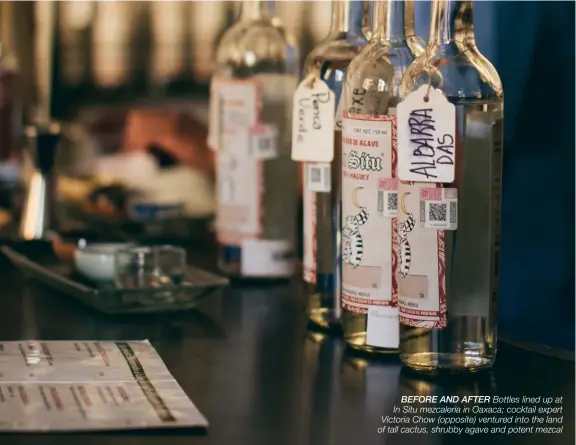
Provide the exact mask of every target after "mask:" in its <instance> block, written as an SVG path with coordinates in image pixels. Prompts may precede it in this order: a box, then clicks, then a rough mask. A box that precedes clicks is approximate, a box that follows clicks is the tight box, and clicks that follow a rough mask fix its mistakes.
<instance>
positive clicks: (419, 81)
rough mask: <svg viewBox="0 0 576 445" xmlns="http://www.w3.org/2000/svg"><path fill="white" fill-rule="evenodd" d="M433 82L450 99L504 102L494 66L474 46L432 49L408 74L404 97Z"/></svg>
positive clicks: (427, 50) (414, 64) (419, 58)
mask: <svg viewBox="0 0 576 445" xmlns="http://www.w3.org/2000/svg"><path fill="white" fill-rule="evenodd" d="M429 83H430V84H431V85H432V87H433V88H435V89H437V90H440V91H442V93H443V94H444V95H446V96H450V97H460V98H462V99H475V100H502V99H503V94H504V93H503V88H502V81H501V80H500V76H499V75H498V72H497V71H496V69H495V68H494V65H492V63H491V62H490V61H489V60H488V59H487V58H486V57H484V55H482V53H480V51H479V50H478V48H477V47H476V46H474V45H468V46H466V47H464V46H462V45H458V44H456V43H453V44H446V45H441V46H436V47H434V46H432V47H428V48H427V49H426V51H425V52H424V54H422V55H421V56H420V57H418V58H417V59H416V60H415V61H414V63H413V64H412V65H411V66H410V67H409V68H408V70H407V71H406V74H405V75H404V78H403V80H402V96H405V95H407V94H409V93H410V92H412V91H414V90H416V89H418V87H419V86H421V85H423V84H429Z"/></svg>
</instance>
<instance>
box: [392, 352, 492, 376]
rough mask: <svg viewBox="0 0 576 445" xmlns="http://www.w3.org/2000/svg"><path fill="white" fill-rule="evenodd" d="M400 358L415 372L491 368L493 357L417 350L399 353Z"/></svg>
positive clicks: (454, 371)
mask: <svg viewBox="0 0 576 445" xmlns="http://www.w3.org/2000/svg"><path fill="white" fill-rule="evenodd" d="M400 360H401V361H402V363H403V364H404V365H405V366H406V367H408V368H410V370H411V371H415V372H417V373H423V374H437V373H475V372H480V371H484V370H488V369H491V368H492V366H493V365H494V361H495V357H494V356H480V355H478V354H474V353H456V354H453V353H439V352H419V353H415V354H405V353H404V354H403V353H400Z"/></svg>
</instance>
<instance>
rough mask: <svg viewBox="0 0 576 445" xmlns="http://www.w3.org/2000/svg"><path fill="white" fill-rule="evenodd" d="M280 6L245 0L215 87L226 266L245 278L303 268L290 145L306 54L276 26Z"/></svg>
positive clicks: (219, 218)
mask: <svg viewBox="0 0 576 445" xmlns="http://www.w3.org/2000/svg"><path fill="white" fill-rule="evenodd" d="M272 6H273V5H272V4H271V2H266V1H244V2H242V6H241V13H240V16H239V17H238V20H237V22H236V23H235V24H234V25H233V26H232V27H231V28H230V29H229V30H228V31H227V32H226V33H225V34H224V36H223V37H222V40H221V41H220V44H219V46H218V49H217V52H216V70H215V73H214V76H213V78H212V82H211V110H210V130H209V141H208V144H209V146H211V147H212V148H213V149H216V150H217V156H216V158H217V172H216V177H217V179H216V183H217V184H216V187H217V192H218V195H217V196H218V198H217V200H218V206H217V215H216V235H217V239H218V243H219V245H220V253H219V267H220V269H221V270H222V271H223V272H225V273H227V274H229V275H231V276H236V277H242V278H287V277H290V276H292V275H293V274H294V272H295V265H296V252H295V244H296V234H297V222H298V221H297V218H298V217H297V215H298V177H297V173H298V171H297V165H296V164H295V163H294V162H292V160H291V156H290V152H291V141H290V139H291V113H292V94H293V92H294V89H295V87H296V84H297V81H298V75H299V63H298V51H297V49H296V48H294V47H293V46H291V45H290V44H289V43H288V40H287V38H286V33H285V32H284V31H283V30H282V29H281V28H279V27H278V26H276V25H275V24H274V23H273V20H272V19H273V11H272V9H273V8H272Z"/></svg>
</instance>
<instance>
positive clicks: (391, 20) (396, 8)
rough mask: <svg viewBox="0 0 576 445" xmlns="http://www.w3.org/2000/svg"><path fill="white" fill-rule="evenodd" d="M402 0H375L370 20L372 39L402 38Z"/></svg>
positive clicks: (404, 35)
mask: <svg viewBox="0 0 576 445" xmlns="http://www.w3.org/2000/svg"><path fill="white" fill-rule="evenodd" d="M405 38H406V34H405V31H404V2H403V1H398V0H375V1H374V17H373V21H372V39H373V40H404V39H405Z"/></svg>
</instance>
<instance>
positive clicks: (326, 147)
mask: <svg viewBox="0 0 576 445" xmlns="http://www.w3.org/2000/svg"><path fill="white" fill-rule="evenodd" d="M334 101H335V98H334V93H333V92H332V91H331V90H330V88H329V87H328V85H326V83H325V82H324V81H322V80H321V79H318V78H317V77H309V78H306V79H304V80H303V81H302V82H301V83H300V85H299V86H298V88H297V89H296V92H295V93H294V103H293V109H292V159H293V160H295V161H304V162H332V159H333V158H334V107H335V102H334Z"/></svg>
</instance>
